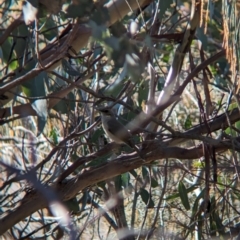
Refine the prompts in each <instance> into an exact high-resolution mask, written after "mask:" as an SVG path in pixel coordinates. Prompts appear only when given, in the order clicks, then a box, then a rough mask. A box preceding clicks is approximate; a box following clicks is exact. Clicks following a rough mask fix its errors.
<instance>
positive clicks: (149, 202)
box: [140, 188, 154, 208]
mask: <svg viewBox="0 0 240 240" xmlns="http://www.w3.org/2000/svg"><path fill="white" fill-rule="evenodd" d="M140 196H141V198H142V200H143V202H144V203H145V204H146V206H147V207H148V208H153V207H154V202H153V200H152V197H151V195H150V194H149V192H148V191H147V190H146V189H144V188H141V190H140Z"/></svg>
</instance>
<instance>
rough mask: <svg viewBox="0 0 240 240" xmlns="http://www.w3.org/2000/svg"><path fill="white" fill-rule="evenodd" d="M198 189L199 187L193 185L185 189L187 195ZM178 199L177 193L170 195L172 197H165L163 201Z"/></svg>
mask: <svg viewBox="0 0 240 240" xmlns="http://www.w3.org/2000/svg"><path fill="white" fill-rule="evenodd" d="M198 187H199V186H197V185H193V186H191V187H189V188H187V189H186V191H187V193H190V192H192V191H194V190H195V189H196V188H198ZM179 197H180V194H179V193H175V194H172V195H170V196H168V197H166V198H165V200H167V201H169V200H174V199H176V198H179Z"/></svg>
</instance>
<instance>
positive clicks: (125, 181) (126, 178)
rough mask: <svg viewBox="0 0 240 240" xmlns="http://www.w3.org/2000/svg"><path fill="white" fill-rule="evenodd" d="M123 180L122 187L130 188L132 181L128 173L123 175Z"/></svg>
mask: <svg viewBox="0 0 240 240" xmlns="http://www.w3.org/2000/svg"><path fill="white" fill-rule="evenodd" d="M121 179H122V186H124V187H125V188H127V187H128V186H129V181H130V175H129V173H128V172H126V173H123V174H122V175H121Z"/></svg>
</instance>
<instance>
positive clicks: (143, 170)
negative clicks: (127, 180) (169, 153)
mask: <svg viewBox="0 0 240 240" xmlns="http://www.w3.org/2000/svg"><path fill="white" fill-rule="evenodd" d="M142 176H143V179H145V178H147V177H148V170H147V167H145V166H142Z"/></svg>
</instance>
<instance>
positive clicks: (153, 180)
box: [151, 178, 158, 188]
mask: <svg viewBox="0 0 240 240" xmlns="http://www.w3.org/2000/svg"><path fill="white" fill-rule="evenodd" d="M157 186H158V182H157V181H156V180H155V179H154V178H151V187H152V188H155V187H157Z"/></svg>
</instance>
